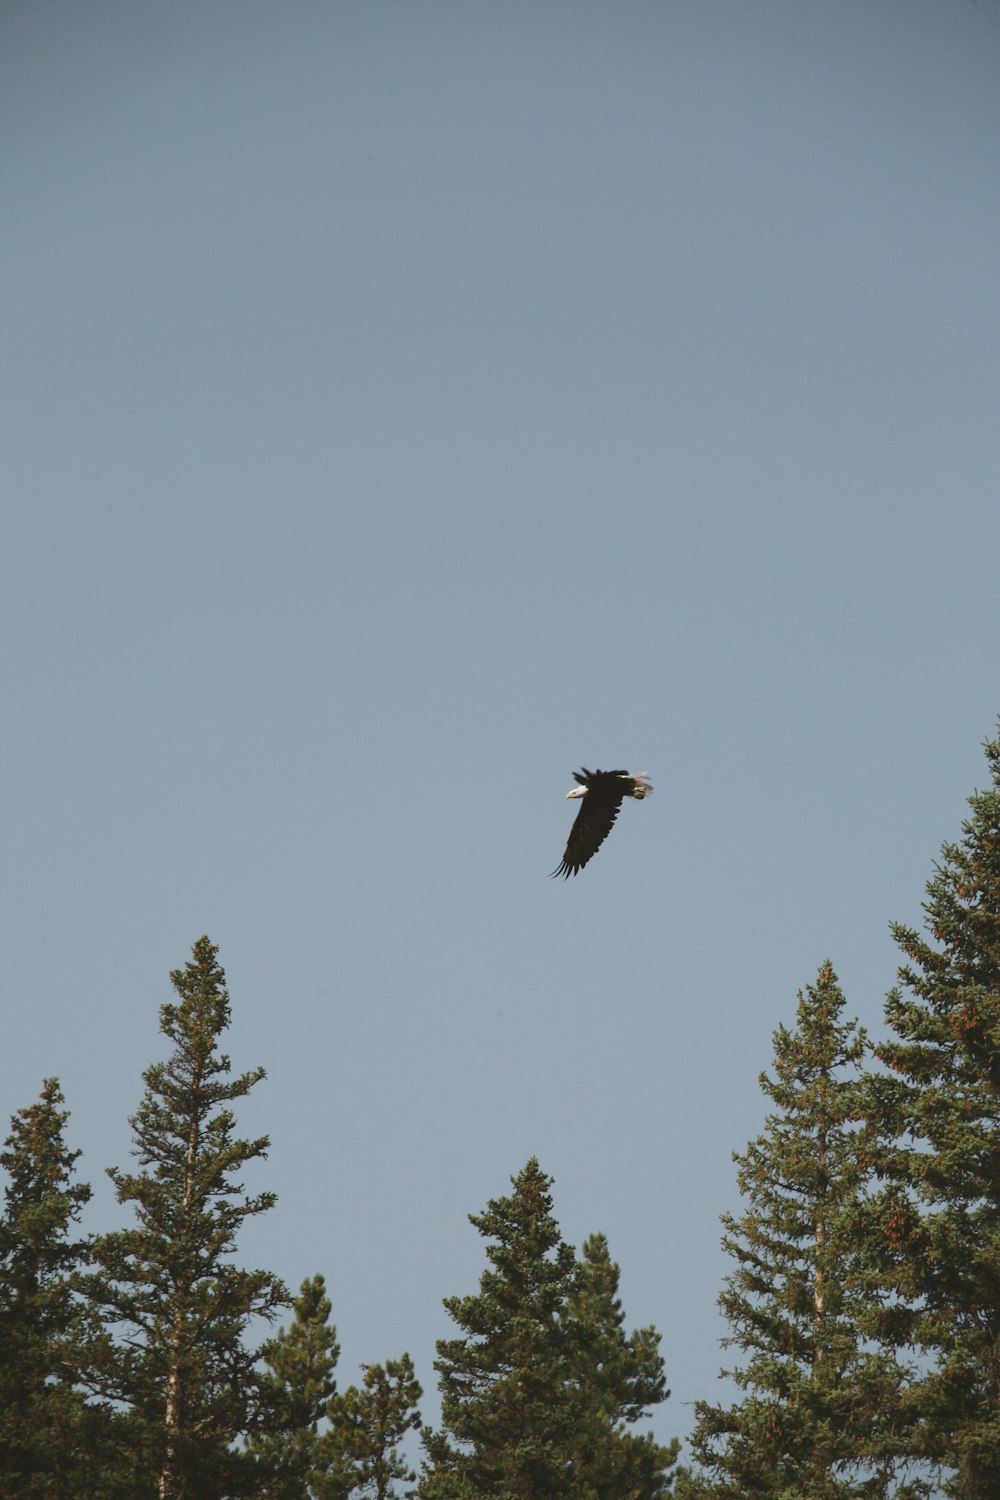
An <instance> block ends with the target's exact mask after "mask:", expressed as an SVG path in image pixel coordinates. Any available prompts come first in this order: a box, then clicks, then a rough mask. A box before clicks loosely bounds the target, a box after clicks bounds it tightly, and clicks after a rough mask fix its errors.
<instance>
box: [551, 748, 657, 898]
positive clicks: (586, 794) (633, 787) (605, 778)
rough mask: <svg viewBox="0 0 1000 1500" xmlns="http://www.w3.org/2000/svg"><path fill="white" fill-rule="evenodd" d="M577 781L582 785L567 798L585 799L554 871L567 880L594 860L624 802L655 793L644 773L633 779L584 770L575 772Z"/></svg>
mask: <svg viewBox="0 0 1000 1500" xmlns="http://www.w3.org/2000/svg"><path fill="white" fill-rule="evenodd" d="M573 780H574V781H576V782H578V783H579V785H578V787H577V789H576V790H575V791H572V792H567V793H566V796H567V797H579V798H580V799H581V801H580V811H579V812H578V813H577V815H576V821H575V822H574V824H573V827H572V828H571V829H570V835H569V842H568V843H567V845H566V853H565V854H564V855H563V859H562V864H561V865H560V866H559V868H558V869H557V870H553V871H552V874H553V875H561V876H562V877H563V879H564V880H566V879H568V878H569V876H570V875H578V874H579V872H580V871H581V870H582V869H583V867H584V865H585V864H586V863H587V861H588V860H591V859H593V857H594V855H595V854H596V853H597V851H598V849H599V848H600V847H601V845H602V844H603V843H604V840H605V839H606V838H607V836H608V834H609V833H610V832H611V830H612V828H613V827H614V826H615V819H616V818H617V816H618V809H619V808H620V807H621V805H622V802H623V801H624V799H625V798H626V797H634V798H635V799H636V801H637V802H641V801H642V799H643V797H646V796H648V795H649V793H650V792H651V791H652V790H653V788H652V786H651V785H650V782H649V778H648V777H647V776H646V775H645V773H644V772H641V773H639V774H638V775H633V774H632V772H631V771H588V770H587V768H586V766H584V767H583V769H582V771H581V772H580V773H579V775H578V774H577V773H576V772H575V771H574V772H573Z"/></svg>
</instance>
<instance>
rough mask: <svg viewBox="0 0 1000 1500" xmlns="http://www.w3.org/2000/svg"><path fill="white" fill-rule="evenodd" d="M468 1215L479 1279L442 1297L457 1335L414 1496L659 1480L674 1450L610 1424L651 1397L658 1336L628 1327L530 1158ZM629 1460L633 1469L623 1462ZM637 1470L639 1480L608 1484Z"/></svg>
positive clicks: (594, 1246) (608, 1487)
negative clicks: (506, 1187)
mask: <svg viewBox="0 0 1000 1500" xmlns="http://www.w3.org/2000/svg"><path fill="white" fill-rule="evenodd" d="M513 1186H514V1191H513V1193H512V1194H511V1195H510V1196H509V1197H506V1198H498V1199H495V1200H493V1201H492V1202H490V1203H489V1205H488V1206H487V1209H486V1212H485V1213H483V1214H480V1215H470V1219H471V1222H472V1223H473V1224H474V1225H475V1227H476V1228H477V1229H478V1230H479V1232H480V1234H482V1235H483V1236H484V1237H485V1238H487V1239H488V1240H490V1241H492V1243H490V1244H489V1245H488V1246H487V1250H486V1255H487V1259H488V1260H489V1262H490V1268H489V1269H488V1270H486V1271H484V1273H483V1275H482V1278H481V1281H480V1289H479V1292H478V1293H477V1294H475V1295H473V1296H468V1297H450V1298H448V1299H446V1301H445V1307H446V1308H447V1310H448V1312H449V1313H450V1314H451V1317H452V1319H453V1320H454V1322H455V1323H456V1324H457V1325H458V1327H459V1329H460V1330H461V1336H460V1337H458V1338H453V1339H444V1340H441V1341H440V1342H439V1343H438V1359H437V1361H436V1362H435V1368H436V1370H437V1371H438V1375H439V1384H440V1390H441V1398H442V1406H441V1412H442V1422H443V1426H442V1429H441V1430H440V1431H437V1432H426V1433H425V1436H424V1445H425V1449H426V1465H425V1471H424V1474H423V1477H422V1480H421V1484H420V1494H421V1496H422V1497H423V1500H471V1497H473V1496H476V1497H486V1500H490V1497H495V1500H509V1497H511V1496H516V1497H517V1500H563V1497H566V1500H598V1497H600V1500H603V1497H605V1496H607V1497H608V1500H614V1497H617V1496H619V1495H625V1494H627V1493H634V1494H635V1495H636V1496H637V1497H643V1500H645V1497H646V1496H647V1495H648V1496H658V1495H660V1494H662V1493H664V1492H665V1488H666V1480H665V1477H664V1475H663V1474H662V1472H660V1470H661V1467H662V1465H665V1464H667V1463H669V1462H670V1460H671V1459H672V1456H673V1455H672V1450H662V1449H658V1448H656V1447H655V1445H652V1444H650V1445H648V1447H647V1448H646V1449H645V1450H644V1449H643V1444H644V1441H645V1440H641V1439H640V1440H637V1443H638V1446H634V1445H632V1444H630V1443H628V1442H627V1441H625V1439H624V1438H623V1436H622V1433H623V1428H622V1423H625V1422H627V1421H629V1420H630V1419H631V1418H632V1417H634V1416H637V1415H638V1414H639V1413H640V1412H641V1411H642V1410H643V1409H644V1407H645V1405H646V1403H647V1402H649V1401H652V1400H658V1399H662V1394H665V1392H663V1386H662V1368H661V1367H660V1366H659V1356H658V1354H657V1352H656V1342H657V1339H656V1335H655V1333H654V1332H653V1330H644V1331H642V1332H641V1333H640V1334H638V1335H635V1336H634V1341H630V1340H628V1339H627V1338H626V1337H625V1336H624V1334H623V1333H622V1331H621V1321H620V1317H619V1313H620V1309H619V1308H618V1307H617V1304H616V1295H615V1294H616V1290H617V1268H616V1267H614V1268H612V1267H611V1265H610V1263H609V1262H608V1261H607V1259H606V1256H605V1250H604V1248H603V1246H602V1243H601V1242H599V1241H592V1242H591V1248H590V1253H589V1255H588V1257H587V1259H586V1260H585V1261H584V1263H583V1265H582V1267H581V1265H580V1264H579V1263H578V1262H577V1259H576V1255H575V1252H574V1250H573V1248H572V1246H570V1245H567V1244H565V1243H564V1241H563V1239H562V1237H561V1235H560V1233H559V1226H558V1224H557V1223H556V1221H555V1219H554V1218H553V1216H552V1198H551V1195H550V1192H549V1189H550V1187H551V1178H549V1177H546V1176H545V1174H544V1173H543V1172H542V1170H541V1168H540V1167H539V1165H538V1162H537V1161H536V1160H534V1159H532V1160H531V1161H529V1162H528V1164H527V1166H526V1167H525V1168H524V1169H523V1171H522V1172H520V1173H519V1174H518V1176H517V1177H515V1178H514V1179H513ZM633 1471H634V1472H633ZM635 1472H638V1473H640V1475H641V1479H642V1483H643V1484H644V1485H646V1487H645V1488H640V1489H637V1490H634V1491H631V1492H630V1491H628V1490H626V1489H621V1488H619V1487H617V1486H618V1485H619V1482H620V1481H621V1480H622V1479H623V1476H624V1475H626V1474H631V1475H632V1477H635Z"/></svg>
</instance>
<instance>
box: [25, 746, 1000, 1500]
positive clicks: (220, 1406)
mask: <svg viewBox="0 0 1000 1500" xmlns="http://www.w3.org/2000/svg"><path fill="white" fill-rule="evenodd" d="M986 754H987V760H988V764H989V769H990V777H991V785H990V787H989V789H988V790H986V791H983V792H979V793H976V794H975V795H973V796H972V797H971V798H970V809H971V813H970V816H969V818H968V819H967V821H966V822H965V823H964V824H963V827H962V833H961V838H960V840H959V841H958V842H956V843H949V844H946V845H945V847H944V849H943V851H942V855H941V859H940V862H939V863H938V864H937V866H936V867H935V872H934V875H933V877H932V879H931V880H930V882H929V884H928V886H927V900H926V902H925V906H924V912H925V924H924V927H923V929H922V930H921V931H918V930H916V929H913V928H909V927H903V926H897V927H895V928H894V935H895V938H896V941H897V943H898V945H899V948H900V950H901V953H902V958H903V962H902V966H901V968H900V970H899V982H898V987H897V988H896V989H894V990H893V991H892V992H891V993H890V994H889V996H888V997H887V1000H886V1007H885V1020H886V1029H887V1034H886V1037H885V1038H884V1039H882V1040H875V1041H873V1040H871V1039H870V1038H869V1037H868V1036H867V1035H866V1034H865V1032H864V1030H863V1029H862V1028H861V1027H860V1026H859V1025H858V1024H857V1023H856V1021H854V1020H852V1019H850V1018H849V1017H848V1016H847V1014H846V1004H845V999H844V996H843V994H842V993H841V990H840V987H839V985H838V982H837V978H836V975H835V974H834V971H833V969H832V967H831V966H830V964H829V963H824V964H823V965H822V966H821V967H820V969H819V972H818V974H817V977H816V980H815V982H814V983H813V984H810V985H808V986H807V987H806V989H805V990H804V991H803V992H802V994H800V996H799V1001H798V1010H797V1014H796V1018H795V1024H794V1026H793V1027H791V1028H786V1027H784V1026H781V1027H779V1028H778V1030H777V1031H776V1032H775V1034H774V1061H773V1065H772V1067H771V1069H770V1070H769V1071H768V1072H766V1073H764V1074H763V1075H762V1076H761V1086H762V1088H763V1090H764V1093H765V1095H766V1097H767V1099H768V1101H769V1105H770V1111H769V1113H768V1114H767V1116H766V1119H765V1122H764V1128H763V1131H762V1133H761V1135H760V1136H758V1137H757V1138H756V1139H755V1140H753V1141H751V1142H750V1144H749V1145H748V1147H747V1149H746V1151H745V1152H743V1153H742V1154H741V1155H739V1156H737V1157H736V1161H737V1166H738V1183H739V1188H740V1192H741V1195H742V1211H741V1212H740V1213H739V1214H738V1215H725V1216H724V1218H723V1225H724V1240H723V1243H724V1246H725V1249H726V1251H727V1253H728V1255H729V1256H730V1258H731V1262H732V1267H731V1270H730V1273H729V1275H728V1276H727V1278H726V1281H725V1285H724V1288H723V1291H722V1295H721V1298H720V1304H721V1307H722V1310H723V1312H724V1315H725V1318H726V1321H727V1324H728V1328H729V1336H728V1338H727V1339H726V1341H725V1343H726V1346H727V1347H729V1348H730V1349H731V1350H733V1351H734V1357H733V1359H732V1361H731V1366H730V1368H729V1369H727V1370H726V1372H725V1373H726V1374H727V1375H728V1376H729V1377H730V1378H731V1380H732V1382H733V1386H732V1387H731V1389H732V1390H733V1391H734V1399H733V1400H731V1401H730V1402H729V1403H728V1404H724V1403H719V1404H713V1403H711V1402H709V1401H702V1402H698V1403H696V1406H695V1424H694V1429H693V1432H692V1433H691V1435H690V1448H691V1455H692V1462H691V1464H690V1465H689V1466H688V1467H685V1468H679V1467H678V1465H677V1457H678V1451H679V1444H678V1443H677V1442H676V1441H673V1442H671V1443H669V1444H667V1445H664V1444H660V1443H658V1442H657V1441H655V1439H654V1437H653V1436H652V1434H650V1433H648V1432H642V1431H640V1430H637V1429H639V1428H640V1427H641V1425H642V1424H643V1423H644V1422H645V1421H646V1420H647V1419H648V1416H649V1413H650V1411H651V1410H652V1408H654V1407H655V1406H657V1405H658V1404H659V1403H660V1402H662V1401H664V1400H665V1399H666V1397H667V1395H668V1394H669V1393H668V1392H667V1390H666V1382H665V1372H664V1363H663V1359H662V1356H661V1354H660V1350H659V1345H660V1335H659V1334H658V1333H657V1331H656V1329H655V1328H652V1327H647V1328H640V1329H638V1330H633V1331H632V1332H627V1331H626V1327H625V1316H624V1312H623V1309H622V1306H621V1301H620V1299H619V1296H618V1282H619V1272H618V1267H617V1266H616V1265H615V1263H614V1261H613V1260H612V1259H611V1255H610V1252H609V1248H608V1245H607V1242H606V1240H605V1239H604V1237H603V1236H602V1235H599V1234H597V1235H593V1236H591V1237H590V1238H589V1239H588V1240H587V1241H586V1242H585V1243H584V1245H583V1246H582V1248H581V1250H580V1251H579V1252H578V1251H576V1250H575V1249H574V1248H573V1247H572V1246H570V1245H567V1244H566V1243H565V1242H564V1241H563V1239H562V1237H561V1235H560V1232H559V1227H558V1224H557V1222H556V1219H555V1218H554V1216H553V1204H552V1197H551V1192H550V1189H551V1186H552V1183H551V1179H550V1178H548V1177H547V1176H546V1175H545V1173H544V1172H543V1171H542V1169H541V1167H540V1166H539V1164H538V1162H537V1161H535V1160H532V1161H529V1162H528V1163H527V1165H526V1166H525V1167H524V1168H523V1169H522V1170H521V1171H520V1172H519V1173H518V1174H517V1176H516V1177H514V1178H513V1180H512V1191H511V1192H510V1193H509V1194H508V1195H506V1196H503V1197H500V1198H497V1199H494V1200H492V1201H491V1202H490V1203H489V1204H488V1205H487V1207H486V1209H485V1210H484V1211H483V1212H482V1213H481V1214H478V1215H473V1216H471V1218H472V1223H473V1224H474V1225H475V1226H476V1228H477V1229H478V1230H479V1232H480V1234H481V1235H482V1236H483V1238H484V1240H485V1242H486V1245H485V1257H486V1262H487V1265H486V1269H485V1270H484V1271H483V1274H482V1277H481V1280H480V1285H479V1290H478V1292H476V1293H474V1294H472V1295H467V1296H456V1297H451V1298H448V1299H447V1300H446V1302H445V1307H446V1309H447V1312H448V1314H449V1316H450V1318H451V1320H452V1323H453V1324H454V1327H455V1332H454V1334H453V1336H452V1337H450V1338H445V1339H442V1340H441V1341H440V1342H439V1343H438V1346H437V1359H436V1361H435V1366H434V1368H435V1371H436V1374H437V1380H438V1387H439V1391H440V1396H441V1418H440V1426H439V1427H438V1428H429V1427H424V1426H423V1425H422V1422H421V1416H420V1401H421V1399H422V1391H421V1388H420V1385H419V1383H418V1381H417V1377H416V1373H415V1371H414V1367H413V1364H412V1361H411V1359H410V1357H409V1355H407V1354H405V1353H404V1354H402V1355H401V1356H400V1357H399V1358H398V1359H396V1360H389V1361H387V1362H386V1363H385V1364H384V1365H379V1364H373V1365H370V1366H367V1367H366V1368H365V1370H364V1377H363V1379H362V1381H361V1383H360V1384H359V1385H356V1386H350V1387H348V1388H347V1389H346V1390H343V1391H341V1390H338V1388H337V1383H336V1365H337V1355H338V1348H337V1340H336V1332H335V1329H334V1327H333V1325H332V1324H331V1322H330V1316H331V1304H330V1300H329V1298H328V1297H327V1295H326V1288H325V1286H324V1282H323V1278H322V1276H319V1275H315V1276H313V1277H311V1278H309V1279H307V1280H306V1281H305V1282H304V1283H303V1285H302V1287H301V1289H300V1291H299V1294H298V1296H297V1297H296V1298H294V1300H293V1299H291V1298H290V1297H289V1294H288V1292H287V1290H286V1288H285V1287H284V1286H283V1285H282V1284H281V1282H280V1281H279V1280H278V1279H277V1278H276V1277H275V1276H274V1275H272V1274H271V1273H270V1272H268V1271H262V1270H244V1269H240V1268H239V1266H238V1263H237V1262H238V1255H237V1250H238V1236H239V1231H240V1228H241V1226H242V1224H243V1222H244V1221H245V1220H246V1219H247V1218H248V1217H250V1216H252V1215H255V1214H258V1213H263V1212H266V1211H267V1210H268V1209H269V1208H270V1207H271V1206H272V1204H273V1202H274V1196H273V1194H271V1193H261V1194H258V1195H257V1196H256V1197H250V1196H248V1195H247V1194H246V1193H245V1191H244V1189H243V1187H242V1184H241V1182H240V1176H241V1174H242V1172H243V1170H244V1168H245V1167H246V1166H247V1165H248V1164H250V1163H252V1162H254V1161H255V1160H256V1159H258V1158H260V1157H261V1156H263V1154H264V1153H265V1151H266V1149H267V1145H268V1142H267V1139H266V1138H264V1137H262V1138H260V1139H257V1140H245V1139H242V1138H240V1137H239V1136H238V1135H237V1133H236V1116H235V1112H234V1108H233V1106H234V1105H235V1104H236V1102H237V1101H238V1100H239V1099H240V1098H242V1097H243V1096H244V1095H245V1094H247V1093H248V1092H249V1090H250V1089H252V1088H253V1087H254V1085H255V1084H256V1083H257V1082H258V1081H259V1080H260V1078H261V1077H262V1076H263V1072H262V1070H259V1069H258V1070H255V1071H252V1072H249V1073H245V1074H242V1075H240V1076H238V1077H233V1076H232V1073H231V1069H230V1064H229V1060H228V1058H227V1057H226V1056H225V1054H224V1053H223V1052H221V1051H220V1050H219V1046H220V1039H221V1037H222V1035H223V1033H224V1031H225V1030H226V1028H227V1027H228V1025H229V1022H230V1008H229V997H228V994H227V991H226V987H225V976H224V974H223V970H222V968H221V966H220V965H219V962H218V955H217V950H216V949H215V947H214V946H213V945H212V944H211V943H210V942H209V941H208V939H207V938H201V939H200V940H199V941H198V942H197V943H196V944H195V946H194V950H193V953H192V957H191V960H190V961H189V962H188V964H187V965H186V967H185V968H184V969H182V970H178V971H176V972H174V973H173V974H172V975H171V980H172V983H173V987H174V991H175V996H176V998H175V1000H174V1001H173V1002H171V1003H169V1004H165V1005H164V1006H163V1007H162V1008H161V1022H160V1024H161V1030H162V1031H163V1033H164V1035H165V1036H166V1038H167V1039H168V1040H169V1042H170V1043H171V1045H172V1050H171V1052H170V1055H169V1057H168V1058H167V1060H166V1061H165V1062H163V1063H157V1064H154V1065H153V1066H151V1067H150V1068H148V1069H147V1070H146V1072H145V1074H144V1075H143V1080H144V1084H145V1091H144V1093H143V1096H142V1099H141V1102H140V1104H139V1107H138V1109H137V1111H136V1113H135V1115H134V1116H133V1117H132V1120H131V1125H132V1130H133V1137H134V1145H133V1155H134V1159H135V1163H136V1170H135V1171H134V1172H131V1173H126V1172H123V1171H117V1170H113V1171H112V1173H111V1176H112V1178H113V1181H114V1184H115V1188H116V1191H117V1195H118V1199H119V1201H120V1203H121V1204H123V1205H125V1206H127V1207H128V1209H129V1210H130V1212H131V1227H129V1228H127V1229H121V1230H116V1231H113V1232H111V1233H108V1234H103V1235H97V1236H94V1237H83V1236H81V1234H80V1231H79V1221H80V1215H81V1212H82V1210H83V1208H84V1206H85V1204H86V1203H87V1201H88V1199H89V1197H90V1190H89V1188H88V1187H87V1186H86V1185H84V1184H82V1183H79V1182H77V1181H76V1174H75V1163H76V1160H77V1158H78V1156H79V1152H75V1151H73V1150H71V1149H70V1147H69V1146H68V1144H67V1142H66V1125H67V1120H68V1113H67V1111H66V1110H65V1108H64V1107H63V1106H64V1101H63V1098H62V1095H61V1093H60V1090H59V1086H58V1083H57V1081H56V1080H55V1079H50V1080H48V1081H47V1082H46V1083H45V1085H44V1088H43V1090H42V1094H41V1097H40V1098H39V1099H38V1101H37V1102H35V1103H34V1104H32V1105H30V1106H28V1107H26V1108H24V1109H21V1110H19V1111H18V1112H17V1113H16V1114H15V1115H14V1117H13V1120H12V1122H11V1132H10V1135H9V1137H8V1138H7V1141H6V1143H5V1147H4V1150H3V1152H2V1154H0V1164H2V1166H3V1168H4V1170H5V1172H6V1174H7V1179H8V1181H7V1188H6V1198H5V1211H4V1215H3V1218H2V1220H0V1496H2V1497H7V1496H11V1497H15V1496H16V1497H22V1496H23V1497H46V1500H47V1497H59V1500H145V1497H150V1500H152V1497H157V1500H224V1497H239V1496H255V1497H260V1500H350V1497H362V1496H368V1497H373V1500H388V1497H390V1496H402V1495H404V1494H405V1495H419V1496H420V1497H421V1500H472V1497H490V1500H657V1497H660V1496H664V1495H667V1494H673V1495H675V1496H676V1497H677V1500H709V1497H717V1500H722V1497H730V1500H737V1497H739V1500H745V1497H746V1500H749V1497H768V1500H841V1497H859V1500H860V1497H871V1500H887V1497H894V1500H917V1497H926V1496H931V1495H934V1494H944V1495H947V1496H951V1497H955V1500H997V1497H1000V737H998V739H997V740H995V741H993V742H991V743H989V744H987V746H986ZM288 1309H290V1315H289V1314H288V1312H287V1310H288ZM282 1317H283V1318H284V1323H283V1326H281V1327H280V1328H279V1330H278V1331H277V1332H275V1333H272V1334H271V1336H270V1337H268V1338H266V1339H265V1340H264V1342H262V1343H259V1342H256V1341H255V1331H256V1330H257V1329H259V1328H260V1327H261V1326H263V1325H262V1324H261V1319H264V1320H270V1321H271V1322H272V1325H273V1324H274V1323H275V1322H277V1321H278V1320H279V1318H282ZM416 1430H420V1432H421V1444H422V1447H421V1458H420V1460H419V1471H417V1470H416V1469H414V1468H413V1467H411V1461H410V1458H409V1457H408V1455H410V1454H412V1453H413V1452H415V1449H414V1448H413V1447H412V1444H411V1443H408V1442H407V1435H408V1434H409V1433H411V1432H415V1431H416Z"/></svg>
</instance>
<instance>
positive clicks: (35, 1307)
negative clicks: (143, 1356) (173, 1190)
mask: <svg viewBox="0 0 1000 1500" xmlns="http://www.w3.org/2000/svg"><path fill="white" fill-rule="evenodd" d="M63 1103H64V1100H63V1096H62V1093H61V1092H60V1089H59V1082H58V1080H57V1079H55V1078H47V1079H46V1080H45V1082H44V1085H43V1087H42V1092H41V1096H40V1098H39V1099H38V1101H37V1102H36V1103H34V1104H32V1105H30V1106H29V1107H28V1108H27V1109H22V1110H19V1111H18V1112H17V1114H15V1115H14V1116H13V1118H12V1120H11V1131H10V1135H9V1136H8V1137H7V1140H6V1141H5V1143H4V1149H3V1151H2V1152H0V1166H2V1167H3V1169H4V1171H5V1172H6V1173H7V1174H8V1178H9V1180H8V1183H7V1187H6V1190H5V1195H4V1196H5V1209H4V1215H3V1218H2V1219H0V1494H3V1495H5V1496H10V1497H14V1496H24V1497H28V1496H31V1497H35V1496H37V1497H43V1496H44V1497H47V1496H52V1497H53V1500H56V1497H58V1500H64V1497H65V1496H67V1495H70V1494H72V1493H75V1492H78V1490H79V1486H80V1484H81V1483H82V1482H83V1480H84V1478H85V1476H86V1474H87V1473H88V1472H89V1466H88V1465H87V1464H86V1463H85V1462H84V1461H83V1453H82V1450H83V1449H85V1448H86V1447H87V1446H88V1445H89V1443H90V1442H92V1440H93V1437H94V1424H95V1423H96V1421H97V1417H98V1414H97V1413H92V1414H90V1418H89V1419H88V1416H87V1414H86V1413H85V1412H84V1410H83V1400H82V1396H81V1394H80V1392H79V1391H77V1390H76V1389H74V1385H73V1378H74V1372H75V1369H76V1361H77V1343H78V1340H79V1336H80V1309H79V1306H78V1304H77V1302H76V1299H75V1298H74V1295H73V1290H72V1278H73V1274H74V1272H75V1271H76V1270H77V1268H78V1267H79V1265H80V1264H81V1263H82V1262H83V1261H84V1260H85V1258H86V1255H87V1244H86V1242H85V1241H84V1240H83V1239H81V1238H78V1237H76V1230H77V1225H78V1222H79V1218H80V1214H81V1212H82V1210H83V1207H84V1205H85V1204H86V1203H87V1202H88V1200H89V1198H90V1188H89V1187H88V1186H87V1185H86V1184H85V1183H79V1182H75V1181H74V1175H75V1172H74V1168H75V1163H76V1161H77V1159H78V1157H79V1156H80V1152H79V1151H70V1150H69V1148H68V1147H67V1145H66V1142H65V1135H64V1131H65V1126H66V1122H67V1120H68V1119H69V1113H68V1111H67V1110H64V1109H63V1108H62V1105H63Z"/></svg>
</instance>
